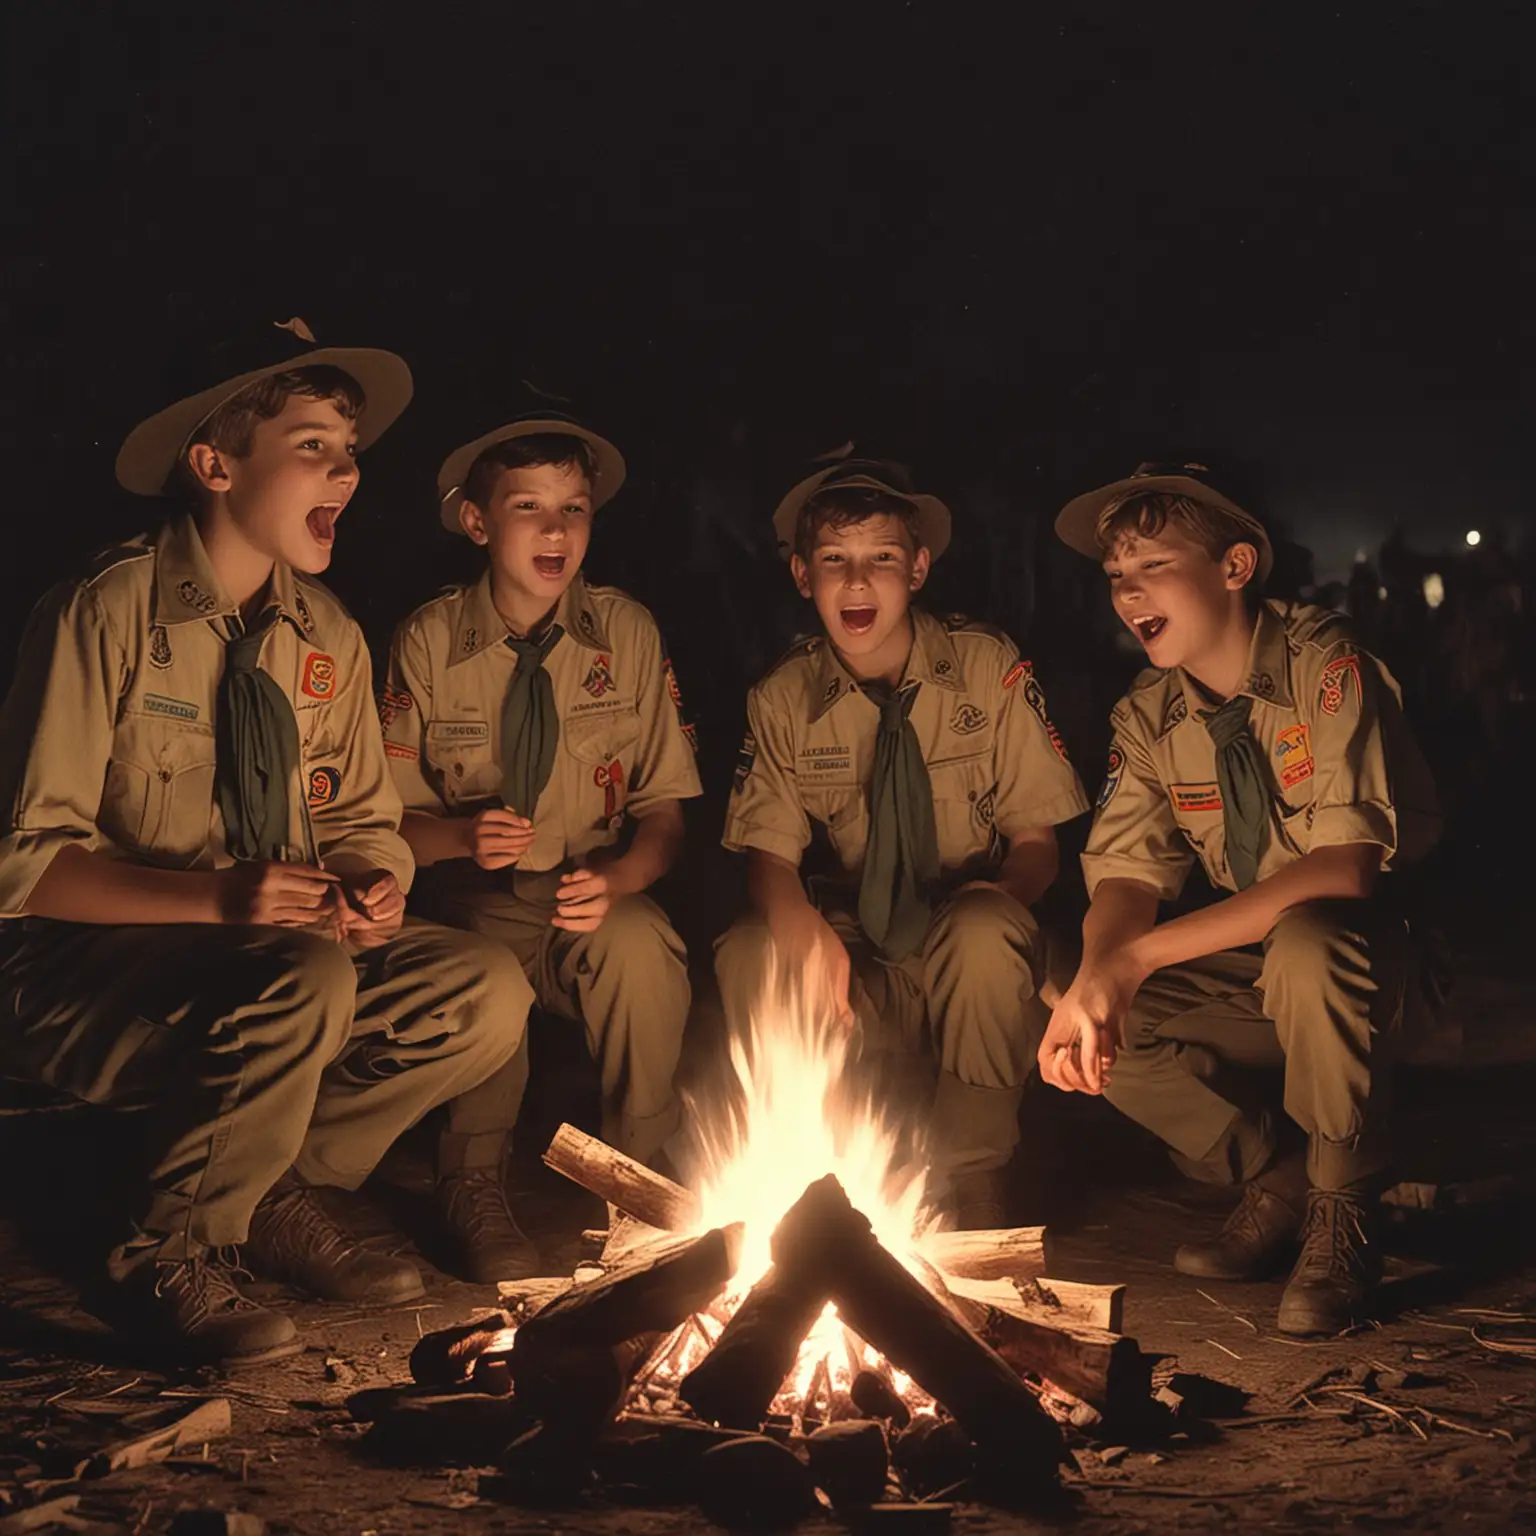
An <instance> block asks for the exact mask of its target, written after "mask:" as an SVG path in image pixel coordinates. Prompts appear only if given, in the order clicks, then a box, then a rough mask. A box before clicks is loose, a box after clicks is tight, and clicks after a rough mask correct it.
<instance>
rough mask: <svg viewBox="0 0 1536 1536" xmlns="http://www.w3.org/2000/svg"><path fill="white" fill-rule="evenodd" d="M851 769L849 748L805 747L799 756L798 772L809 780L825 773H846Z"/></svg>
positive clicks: (851, 756)
mask: <svg viewBox="0 0 1536 1536" xmlns="http://www.w3.org/2000/svg"><path fill="white" fill-rule="evenodd" d="M852 768H853V749H852V748H851V747H807V748H806V749H805V751H804V752H802V753H801V754H800V763H799V771H800V772H801V773H803V774H805V775H806V776H807V777H809V778H816V777H818V776H819V775H821V774H827V773H848V772H851V771H852Z"/></svg>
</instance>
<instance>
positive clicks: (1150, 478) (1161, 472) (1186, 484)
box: [1056, 464, 1275, 581]
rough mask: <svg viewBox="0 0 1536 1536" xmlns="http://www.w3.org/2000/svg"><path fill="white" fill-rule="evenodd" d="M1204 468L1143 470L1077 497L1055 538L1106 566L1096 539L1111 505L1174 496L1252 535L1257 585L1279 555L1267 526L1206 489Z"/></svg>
mask: <svg viewBox="0 0 1536 1536" xmlns="http://www.w3.org/2000/svg"><path fill="white" fill-rule="evenodd" d="M1209 473H1210V471H1209V470H1208V469H1206V467H1205V465H1203V464H1179V465H1165V464H1138V465H1137V466H1136V473H1135V474H1134V475H1128V476H1127V477H1126V478H1125V479H1124V480H1116V481H1115V482H1114V483H1113V484H1112V485H1101V486H1100V487H1099V488H1098V490H1096V491H1087V492H1085V493H1084V494H1083V495H1081V496H1074V497H1073V498H1072V500H1071V501H1069V502H1068V503H1067V504H1066V506H1064V507H1063V508H1062V509H1061V511H1060V512H1059V513H1058V514H1057V517H1056V537H1057V538H1059V539H1060V540H1061V542H1062V543H1063V544H1065V545H1067V546H1068V547H1069V548H1071V549H1075V550H1076V551H1077V552H1078V554H1080V555H1087V557H1088V558H1089V559H1090V560H1095V561H1098V560H1102V559H1103V558H1104V551H1103V550H1102V549H1100V548H1099V541H1098V539H1097V538H1096V537H1095V534H1096V533H1097V531H1098V527H1099V519H1100V517H1102V516H1103V515H1104V509H1105V508H1106V507H1108V506H1109V505H1111V503H1114V502H1118V501H1122V500H1124V499H1125V497H1126V496H1128V495H1129V494H1131V493H1132V492H1136V493H1139V494H1145V495H1154V494H1156V493H1158V492H1161V493H1163V494H1165V495H1170V496H1187V497H1189V499H1190V500H1191V501H1198V502H1201V503H1202V504H1204V505H1205V506H1207V507H1214V508H1215V509H1216V510H1217V511H1220V512H1225V513H1226V514H1227V516H1228V517H1230V518H1231V519H1232V521H1233V522H1235V523H1236V524H1237V525H1238V526H1239V527H1240V528H1241V529H1242V530H1243V532H1244V534H1246V535H1247V541H1248V542H1250V543H1252V544H1253V545H1254V547H1255V548H1256V549H1257V550H1258V552H1259V569H1258V579H1259V580H1260V581H1263V580H1265V578H1266V577H1268V575H1269V573H1270V569H1271V568H1272V567H1273V565H1274V563H1275V552H1274V550H1273V549H1272V548H1271V547H1270V542H1269V535H1268V534H1267V533H1266V532H1265V531H1264V525H1263V524H1262V523H1261V522H1260V521H1259V520H1258V518H1256V517H1254V516H1253V514H1252V513H1250V512H1245V511H1243V509H1242V508H1241V507H1240V506H1238V504H1237V503H1236V502H1235V501H1233V500H1232V499H1231V498H1230V497H1228V496H1223V495H1222V494H1221V492H1220V491H1218V490H1216V489H1214V488H1213V487H1212V486H1210V485H1207V484H1206V482H1205V481H1204V480H1200V479H1197V478H1196V476H1198V475H1206V474H1209Z"/></svg>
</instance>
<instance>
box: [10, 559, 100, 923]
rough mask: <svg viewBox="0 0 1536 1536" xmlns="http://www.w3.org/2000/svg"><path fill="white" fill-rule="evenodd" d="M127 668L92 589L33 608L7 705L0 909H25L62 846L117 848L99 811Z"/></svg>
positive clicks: (73, 589) (65, 592) (62, 591)
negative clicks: (109, 840) (105, 832)
mask: <svg viewBox="0 0 1536 1536" xmlns="http://www.w3.org/2000/svg"><path fill="white" fill-rule="evenodd" d="M126 667H127V661H126V657H125V654H124V651H123V648H122V646H121V645H120V644H119V643H118V642H117V640H116V638H115V637H114V635H113V632H112V629H111V626H110V624H109V623H108V620H107V617H106V614H105V613H104V612H103V610H102V606H101V600H100V597H99V596H98V594H97V593H96V591H95V590H94V589H93V588H91V587H81V586H66V587H61V588H58V589H57V590H55V591H54V592H52V593H50V594H49V595H48V596H47V597H45V598H44V599H43V601H42V602H40V603H39V604H38V605H37V607H36V608H35V609H33V611H32V616H31V618H30V619H29V620H28V622H27V628H26V632H25V633H24V635H23V636H22V642H21V652H20V655H19V656H18V658H17V662H16V673H15V681H14V682H13V684H12V685H11V691H10V693H9V694H8V695H7V697H6V701H5V705H4V709H3V711H0V796H3V800H0V806H3V811H0V814H3V816H4V824H3V826H0V917H18V916H21V915H23V914H24V913H25V910H26V904H27V899H28V898H29V897H30V896H31V894H32V888H33V887H34V886H35V885H36V884H37V882H38V880H39V879H40V878H41V876H42V874H43V871H44V870H46V869H47V868H48V866H49V865H50V864H51V863H52V862H53V859H54V855H55V854H57V853H58V851H59V849H60V848H63V847H65V846H66V845H67V844H71V843H72V844H76V845H78V846H80V847H87V848H89V847H98V848H99V847H104V846H108V844H107V843H106V839H105V838H104V837H103V836H102V834H101V833H100V832H99V831H98V830H97V825H96V818H97V816H98V814H99V812H100V810H101V796H102V787H103V785H104V784H105V782H106V776H107V768H108V764H109V763H110V762H111V759H112V734H113V729H114V727H115V723H116V713H117V701H118V699H119V698H120V697H121V695H122V694H123V692H124V691H125V690H126V686H127V677H126Z"/></svg>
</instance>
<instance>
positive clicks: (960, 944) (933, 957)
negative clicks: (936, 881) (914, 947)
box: [923, 891, 1038, 996]
mask: <svg viewBox="0 0 1536 1536" xmlns="http://www.w3.org/2000/svg"><path fill="white" fill-rule="evenodd" d="M1037 942H1038V930H1037V929H1036V927H1035V923H1034V919H1033V918H1032V917H1031V916H1030V914H1029V913H1028V912H1027V911H1026V910H1025V909H1024V908H1022V907H1020V906H1019V904H1018V903H1017V902H1016V901H1014V900H1013V898H1012V897H1011V896H1005V895H1004V894H1003V893H1002V892H1001V891H962V892H961V893H960V894H959V895H958V896H956V897H955V898H954V899H953V900H952V901H950V902H949V904H948V905H947V906H946V907H945V908H944V910H943V911H942V912H940V914H939V916H938V918H937V920H936V921H935V923H934V925H933V928H932V930H931V931H930V933H929V935H928V942H927V944H926V945H925V946H924V955H923V959H924V966H925V969H926V970H927V972H928V978H929V984H930V986H932V985H934V984H935V983H936V982H937V981H938V980H939V978H940V977H943V978H944V980H945V981H946V983H947V984H948V985H949V986H953V987H964V988H969V989H990V988H996V987H1004V988H1006V989H1007V990H1008V993H1009V995H1010V996H1012V995H1014V994H1015V993H1018V992H1020V991H1021V989H1022V991H1023V993H1024V994H1026V995H1031V996H1032V995H1033V993H1034V974H1033V969H1032V959H1033V953H1034V950H1035V948H1036V946H1037Z"/></svg>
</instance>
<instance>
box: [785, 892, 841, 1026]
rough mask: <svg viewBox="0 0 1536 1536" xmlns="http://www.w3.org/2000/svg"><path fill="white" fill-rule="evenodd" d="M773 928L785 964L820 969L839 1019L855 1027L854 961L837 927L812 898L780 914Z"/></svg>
mask: <svg viewBox="0 0 1536 1536" xmlns="http://www.w3.org/2000/svg"><path fill="white" fill-rule="evenodd" d="M770 928H771V931H772V933H773V942H774V944H775V945H776V946H777V948H778V951H779V954H780V956H781V958H782V961H783V963H784V964H785V965H788V966H797V965H803V966H807V967H817V968H819V969H820V971H821V974H822V976H823V978H824V984H825V985H826V987H827V989H828V991H829V993H830V995H831V999H832V1005H833V1007H834V1008H835V1009H836V1010H837V1015H838V1020H839V1022H840V1023H842V1024H844V1025H846V1026H847V1027H848V1028H849V1029H852V1028H853V1024H854V1016H853V1005H852V1004H851V1003H850V1002H849V1000H848V986H849V981H850V978H851V974H852V963H851V962H850V961H849V959H848V946H847V945H846V944H844V943H843V941H842V940H841V939H840V938H839V937H838V935H837V930H836V929H835V928H834V927H833V926H832V925H831V923H829V922H828V921H827V920H826V918H824V917H823V916H822V915H821V913H820V912H818V911H817V910H816V908H815V907H813V906H811V904H810V903H809V902H806V903H805V904H804V905H803V906H801V907H799V908H796V909H794V910H793V912H792V913H781V914H779V915H778V916H777V917H776V918H775V919H774V921H773V922H772V923H771V924H770Z"/></svg>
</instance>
